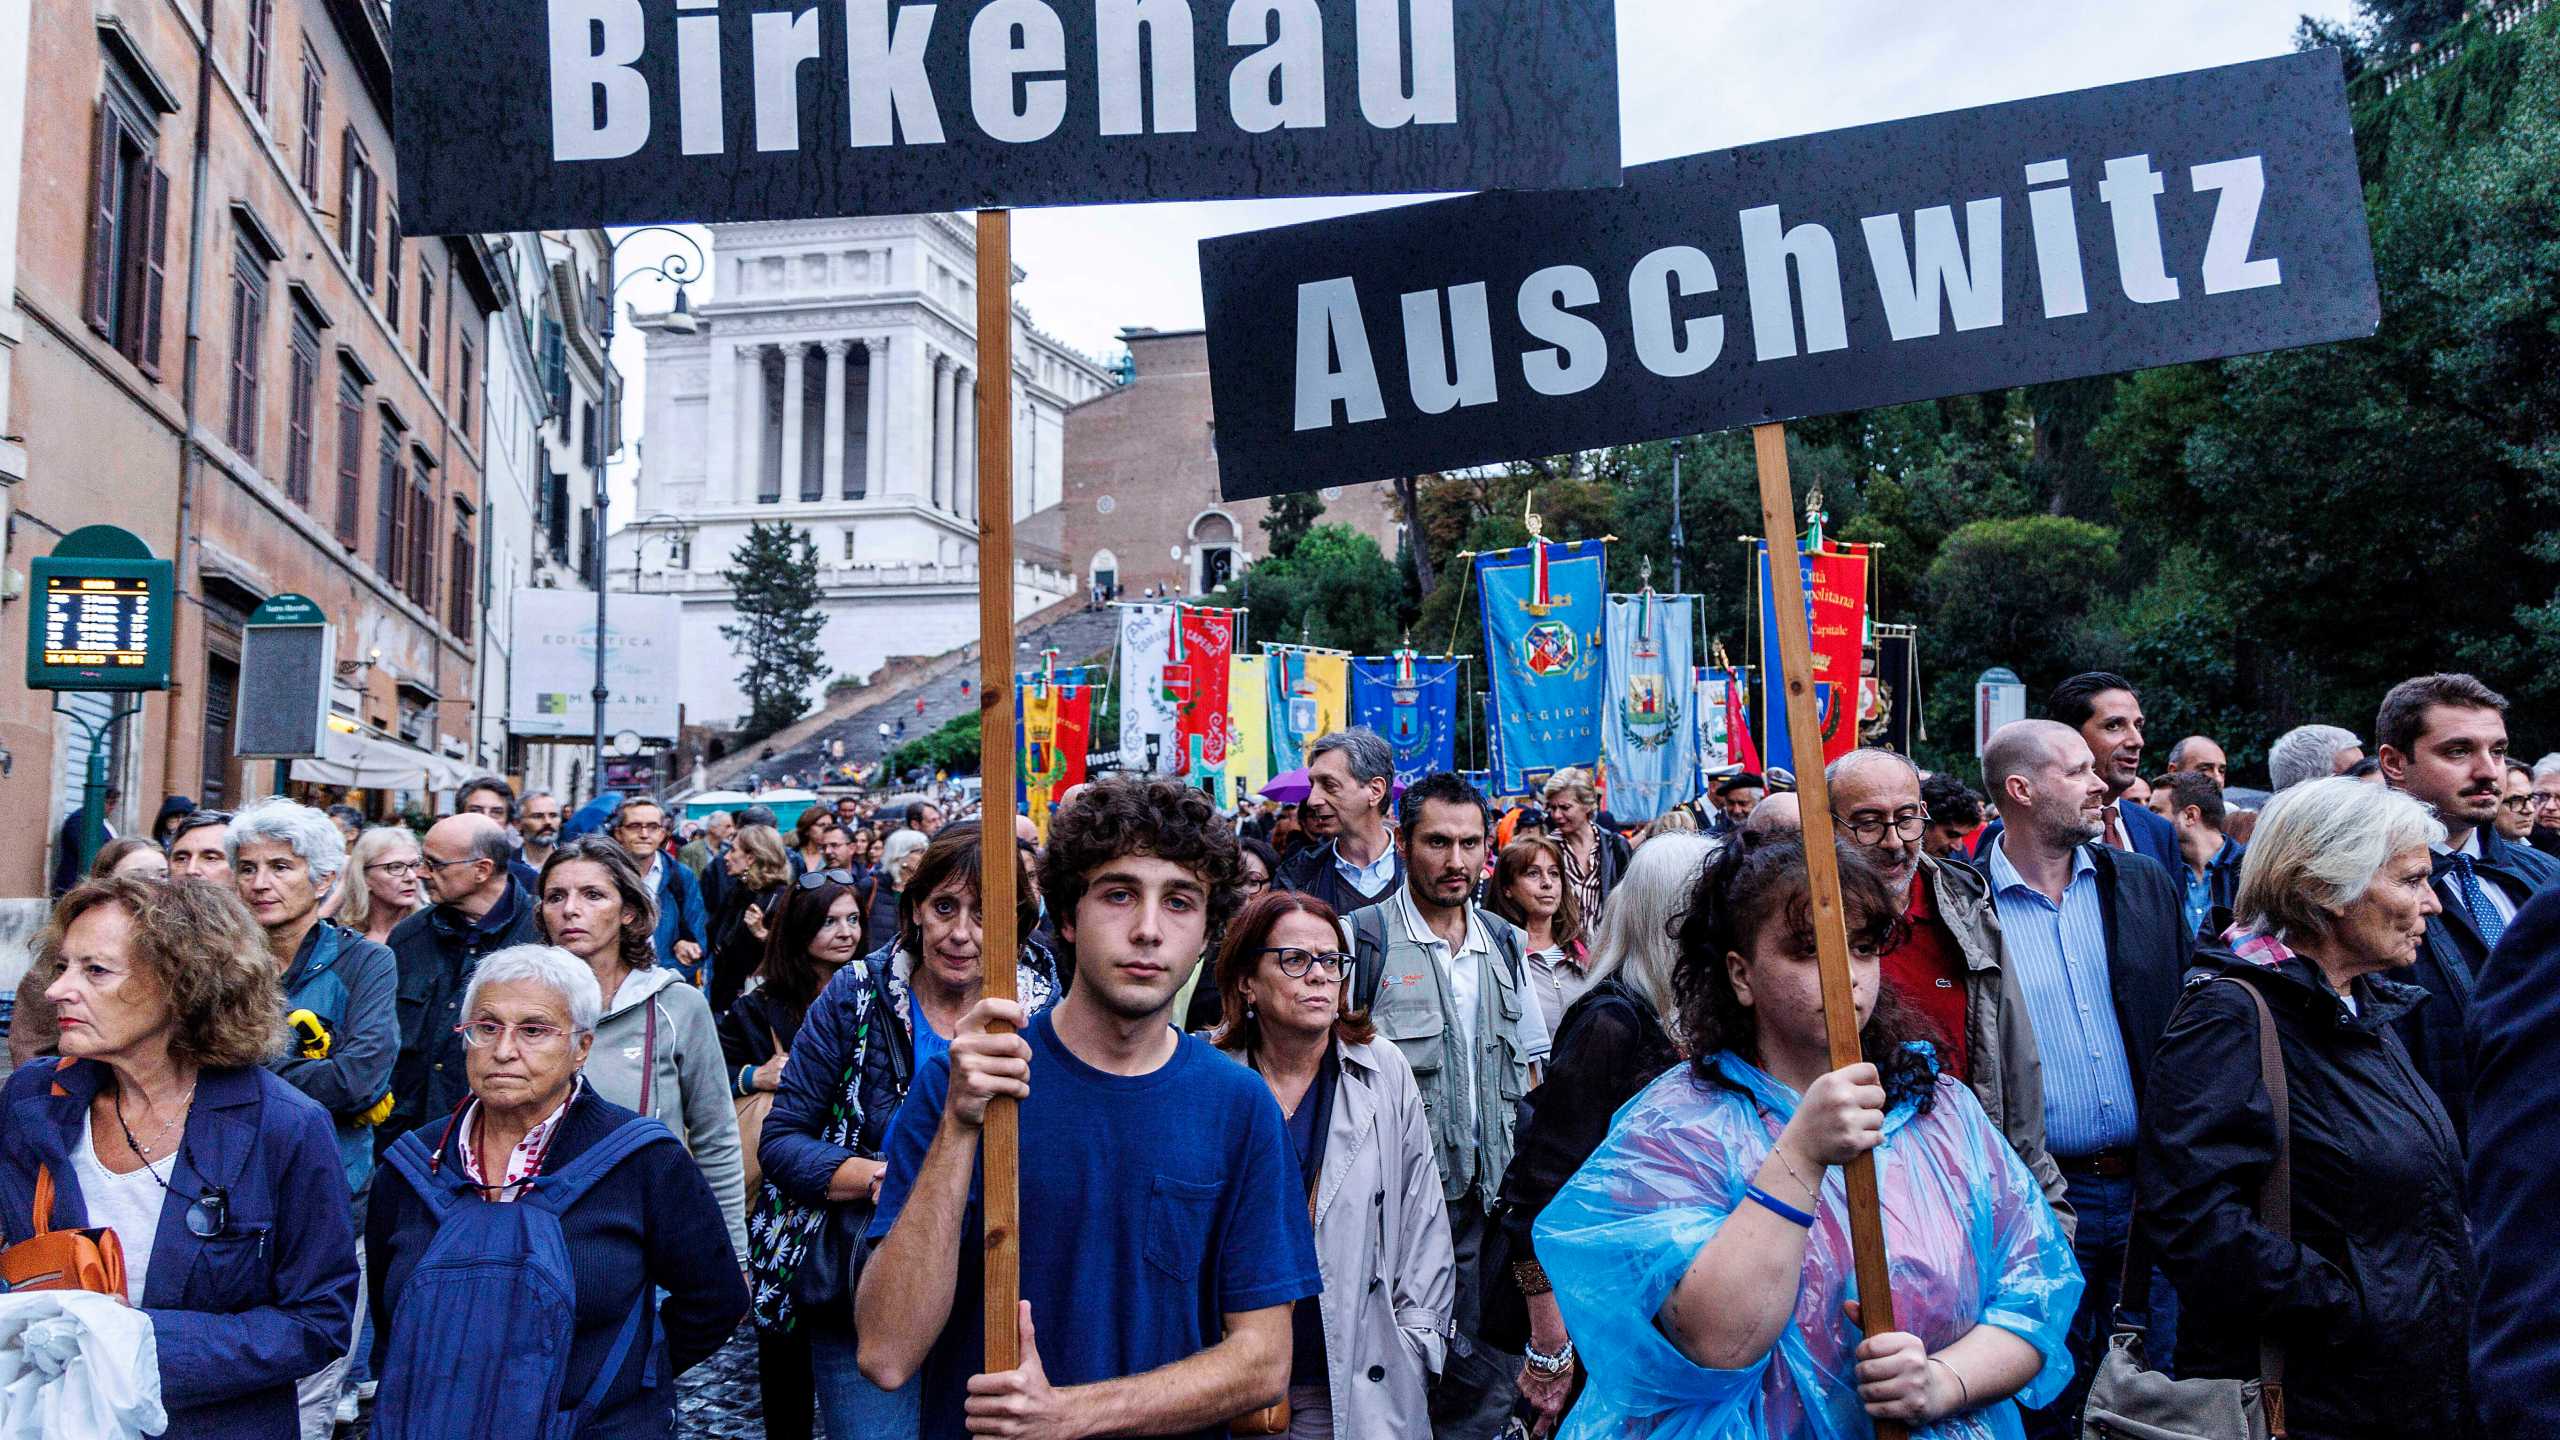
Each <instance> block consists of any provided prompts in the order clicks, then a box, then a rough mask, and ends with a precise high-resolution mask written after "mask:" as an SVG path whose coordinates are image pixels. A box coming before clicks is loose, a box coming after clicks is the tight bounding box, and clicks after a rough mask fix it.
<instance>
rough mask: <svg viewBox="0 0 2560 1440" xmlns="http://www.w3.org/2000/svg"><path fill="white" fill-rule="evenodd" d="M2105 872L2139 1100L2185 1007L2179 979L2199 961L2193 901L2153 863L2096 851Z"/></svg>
mask: <svg viewBox="0 0 2560 1440" xmlns="http://www.w3.org/2000/svg"><path fill="white" fill-rule="evenodd" d="M2087 848H2088V851H2089V858H2090V860H2091V861H2092V862H2093V863H2095V864H2096V866H2097V873H2098V908H2099V911H2100V913H2101V914H2102V915H2103V916H2104V917H2105V921H2106V928H2107V973H2108V976H2109V978H2110V980H2111V982H2112V988H2113V990H2114V998H2115V1010H2116V1028H2117V1029H2118V1030H2120V1031H2121V1032H2123V1034H2124V1053H2125V1059H2126V1061H2127V1063H2128V1066H2129V1068H2130V1069H2131V1070H2132V1072H2133V1094H2134V1098H2135V1100H2137V1101H2139V1100H2141V1098H2142V1097H2143V1094H2144V1093H2145V1085H2146V1083H2147V1079H2148V1077H2149V1075H2150V1073H2151V1059H2152V1053H2153V1052H2154V1051H2156V1050H2158V1049H2159V1048H2160V1034H2161V1032H2162V1031H2164V1030H2166V1029H2168V1028H2169V1012H2170V1010H2171V1009H2173V1008H2174V1007H2175V1006H2176V1005H2177V1003H2178V984H2179V977H2181V976H2183V975H2185V974H2186V972H2187V966H2188V965H2189V963H2191V962H2192V961H2193V960H2194V958H2195V950H2196V946H2195V937H2194V936H2193V935H2190V934H2188V933H2187V904H2186V897H2185V896H2183V895H2182V894H2180V893H2179V882H2177V881H2175V880H2172V879H2170V878H2169V872H2168V871H2166V870H2163V869H2161V868H2160V866H2159V864H2158V863H2157V862H2155V861H2153V860H2152V859H2151V858H2150V857H2149V856H2145V855H2135V854H2132V853H2130V852H2127V851H2123V850H2116V849H2111V848H2109V847H2108V846H2105V845H2091V846H2089V847H2087Z"/></svg>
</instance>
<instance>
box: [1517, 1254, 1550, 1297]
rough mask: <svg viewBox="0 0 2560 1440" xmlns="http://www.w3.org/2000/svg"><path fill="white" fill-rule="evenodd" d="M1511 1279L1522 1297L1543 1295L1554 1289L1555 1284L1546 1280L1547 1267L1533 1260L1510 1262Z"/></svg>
mask: <svg viewBox="0 0 2560 1440" xmlns="http://www.w3.org/2000/svg"><path fill="white" fill-rule="evenodd" d="M1511 1279H1512V1281H1513V1283H1515V1284H1517V1285H1518V1286H1519V1287H1520V1293H1521V1294H1522V1295H1545V1294H1549V1293H1551V1292H1553V1291H1554V1289H1555V1288H1556V1287H1555V1282H1554V1281H1552V1280H1549V1279H1548V1278H1547V1267H1545V1266H1544V1265H1541V1264H1539V1263H1538V1262H1537V1261H1535V1260H1514V1261H1512V1262H1511Z"/></svg>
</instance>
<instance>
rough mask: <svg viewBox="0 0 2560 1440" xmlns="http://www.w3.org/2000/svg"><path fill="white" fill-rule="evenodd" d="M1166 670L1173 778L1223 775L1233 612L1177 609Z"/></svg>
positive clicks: (1225, 762)
mask: <svg viewBox="0 0 2560 1440" xmlns="http://www.w3.org/2000/svg"><path fill="white" fill-rule="evenodd" d="M1176 614H1177V615H1178V616H1179V617H1180V618H1179V619H1178V620H1177V622H1176V623H1175V625H1174V627H1173V646H1172V653H1171V654H1170V655H1169V656H1167V657H1166V660H1165V666H1164V688H1165V696H1166V698H1167V699H1168V700H1170V701H1171V702H1172V707H1173V715H1174V731H1173V734H1174V749H1175V753H1176V755H1177V756H1178V757H1179V759H1178V762H1177V763H1176V764H1174V765H1172V766H1171V767H1169V768H1170V769H1171V770H1172V771H1173V773H1175V774H1177V775H1184V776H1191V775H1193V774H1194V772H1204V771H1212V770H1214V771H1218V772H1220V773H1221V774H1223V773H1224V771H1225V769H1226V764H1227V657H1228V656H1229V655H1232V654H1234V653H1235V648H1236V612H1234V611H1233V610H1212V609H1206V608H1201V609H1194V608H1193V607H1191V606H1188V605H1185V606H1180V607H1178V608H1177V610H1176Z"/></svg>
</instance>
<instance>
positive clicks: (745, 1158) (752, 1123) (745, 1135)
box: [738, 1025, 783, 1195]
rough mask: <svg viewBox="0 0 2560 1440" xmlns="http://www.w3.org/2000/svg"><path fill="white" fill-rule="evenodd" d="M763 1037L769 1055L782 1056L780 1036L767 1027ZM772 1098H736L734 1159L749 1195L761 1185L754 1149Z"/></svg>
mask: <svg viewBox="0 0 2560 1440" xmlns="http://www.w3.org/2000/svg"><path fill="white" fill-rule="evenodd" d="M764 1033H765V1034H767V1035H769V1036H771V1037H772V1039H773V1053H774V1054H776V1055H779V1054H781V1053H783V1051H782V1033H781V1032H780V1031H778V1030H776V1029H774V1028H773V1027H772V1026H771V1025H767V1026H766V1027H764ZM773 1094H774V1092H772V1091H770V1090H758V1091H755V1092H753V1093H751V1094H746V1095H741V1096H739V1097H738V1157H739V1159H740V1161H741V1163H743V1164H744V1165H745V1167H746V1173H747V1193H748V1194H749V1195H753V1194H755V1193H756V1191H757V1189H758V1188H759V1187H761V1186H762V1185H763V1184H764V1163H763V1162H762V1161H760V1160H758V1159H756V1147H757V1146H759V1145H761V1144H763V1143H764V1117H765V1116H767V1115H770V1114H772V1113H773Z"/></svg>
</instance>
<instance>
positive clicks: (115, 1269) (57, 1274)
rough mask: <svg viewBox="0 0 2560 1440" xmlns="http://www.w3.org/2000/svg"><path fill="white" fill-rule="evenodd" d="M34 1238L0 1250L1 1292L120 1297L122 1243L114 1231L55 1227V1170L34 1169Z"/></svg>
mask: <svg viewBox="0 0 2560 1440" xmlns="http://www.w3.org/2000/svg"><path fill="white" fill-rule="evenodd" d="M34 1218H35V1238H33V1239H30V1240H23V1241H20V1242H19V1243H17V1244H15V1245H12V1246H10V1247H9V1248H8V1249H6V1250H0V1289H7V1290H87V1291H90V1292H92V1293H93V1294H98V1295H113V1296H114V1297H116V1298H117V1299H119V1300H122V1299H123V1298H125V1294H124V1242H123V1241H121V1240H118V1239H117V1238H116V1232H114V1231H113V1230H103V1229H100V1230H56V1229H54V1228H53V1170H52V1169H51V1168H50V1167H48V1166H39V1167H37V1169H36V1205H35V1217H34Z"/></svg>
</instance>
